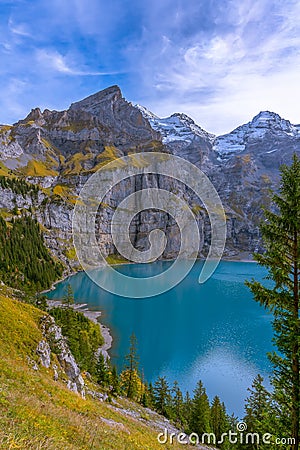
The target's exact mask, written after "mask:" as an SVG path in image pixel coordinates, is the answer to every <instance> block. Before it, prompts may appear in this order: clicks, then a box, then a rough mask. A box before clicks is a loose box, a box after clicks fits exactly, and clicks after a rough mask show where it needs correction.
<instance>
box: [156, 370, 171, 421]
mask: <svg viewBox="0 0 300 450" xmlns="http://www.w3.org/2000/svg"><path fill="white" fill-rule="evenodd" d="M154 398H155V403H154V405H155V409H156V411H157V412H158V413H159V414H162V415H163V416H165V417H167V418H169V417H170V409H171V394H170V388H169V385H168V382H167V380H166V377H158V380H157V381H156V382H155V384H154Z"/></svg>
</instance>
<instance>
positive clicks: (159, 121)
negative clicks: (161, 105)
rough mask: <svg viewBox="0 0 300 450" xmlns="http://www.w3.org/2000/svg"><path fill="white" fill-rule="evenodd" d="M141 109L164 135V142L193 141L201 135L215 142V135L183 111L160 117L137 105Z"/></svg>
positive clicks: (155, 128)
mask: <svg viewBox="0 0 300 450" xmlns="http://www.w3.org/2000/svg"><path fill="white" fill-rule="evenodd" d="M135 107H136V108H138V109H139V110H140V112H141V113H142V115H143V116H144V117H145V118H146V119H148V120H149V122H150V124H151V126H152V128H153V129H154V130H155V131H158V132H159V133H160V134H161V136H162V141H163V143H164V144H169V143H170V142H175V141H184V142H188V143H191V142H192V141H194V140H195V137H196V136H198V137H201V138H202V139H205V140H207V141H209V142H213V141H214V139H215V137H216V136H215V135H214V134H212V133H208V132H207V131H205V130H204V129H203V128H201V127H200V126H199V125H197V124H196V123H195V122H194V121H193V119H191V118H190V117H189V116H187V115H186V114H183V113H175V114H172V115H171V116H169V117H165V118H160V117H158V116H156V115H155V114H153V113H152V112H151V111H149V110H148V109H147V108H145V107H144V106H141V105H135Z"/></svg>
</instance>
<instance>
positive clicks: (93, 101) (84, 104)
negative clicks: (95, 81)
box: [69, 85, 122, 115]
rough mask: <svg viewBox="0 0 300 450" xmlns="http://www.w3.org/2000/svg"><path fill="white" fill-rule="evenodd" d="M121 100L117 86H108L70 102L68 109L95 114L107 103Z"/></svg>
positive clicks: (120, 93)
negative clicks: (77, 100)
mask: <svg viewBox="0 0 300 450" xmlns="http://www.w3.org/2000/svg"><path fill="white" fill-rule="evenodd" d="M120 100H122V92H121V89H120V88H119V86H117V85H115V86H110V87H108V88H106V89H104V90H103V91H99V92H96V93H95V94H92V95H89V96H88V97H86V98H84V99H83V100H80V101H79V102H75V103H72V104H71V106H70V108H69V110H70V111H72V110H83V111H87V112H89V113H91V114H93V115H97V114H98V113H99V111H100V110H102V109H103V108H105V106H106V105H107V104H112V103H115V102H117V101H120Z"/></svg>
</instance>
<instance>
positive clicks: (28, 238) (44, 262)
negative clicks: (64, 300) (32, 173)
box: [0, 215, 63, 293]
mask: <svg viewBox="0 0 300 450" xmlns="http://www.w3.org/2000/svg"><path fill="white" fill-rule="evenodd" d="M62 271H63V266H62V264H61V263H59V262H56V261H54V259H53V257H52V256H51V255H50V253H49V251H48V249H47V248H46V247H45V244H44V240H43V236H42V233H41V230H40V227H39V225H38V222H37V221H36V219H34V218H32V217H30V216H28V215H23V216H21V217H13V218H12V219H11V221H5V220H4V219H3V218H2V217H1V216H0V277H1V280H2V281H3V282H4V283H5V284H8V285H9V286H11V287H13V288H18V289H22V290H25V291H27V292H32V293H34V292H35V291H41V290H42V289H47V288H49V287H50V286H51V284H52V283H53V282H54V281H55V280H57V278H59V277H60V276H61V274H62Z"/></svg>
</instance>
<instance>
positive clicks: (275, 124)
mask: <svg viewBox="0 0 300 450" xmlns="http://www.w3.org/2000/svg"><path fill="white" fill-rule="evenodd" d="M250 126H251V127H254V128H268V129H270V130H272V129H273V130H276V131H280V130H281V131H283V132H286V133H293V132H294V131H295V130H294V128H295V127H294V126H293V125H292V124H291V122H290V121H289V120H285V119H283V118H282V117H280V115H279V114H276V113H274V112H271V111H261V112H260V113H259V114H257V115H256V116H255V117H254V118H253V119H252V121H251V123H250Z"/></svg>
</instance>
